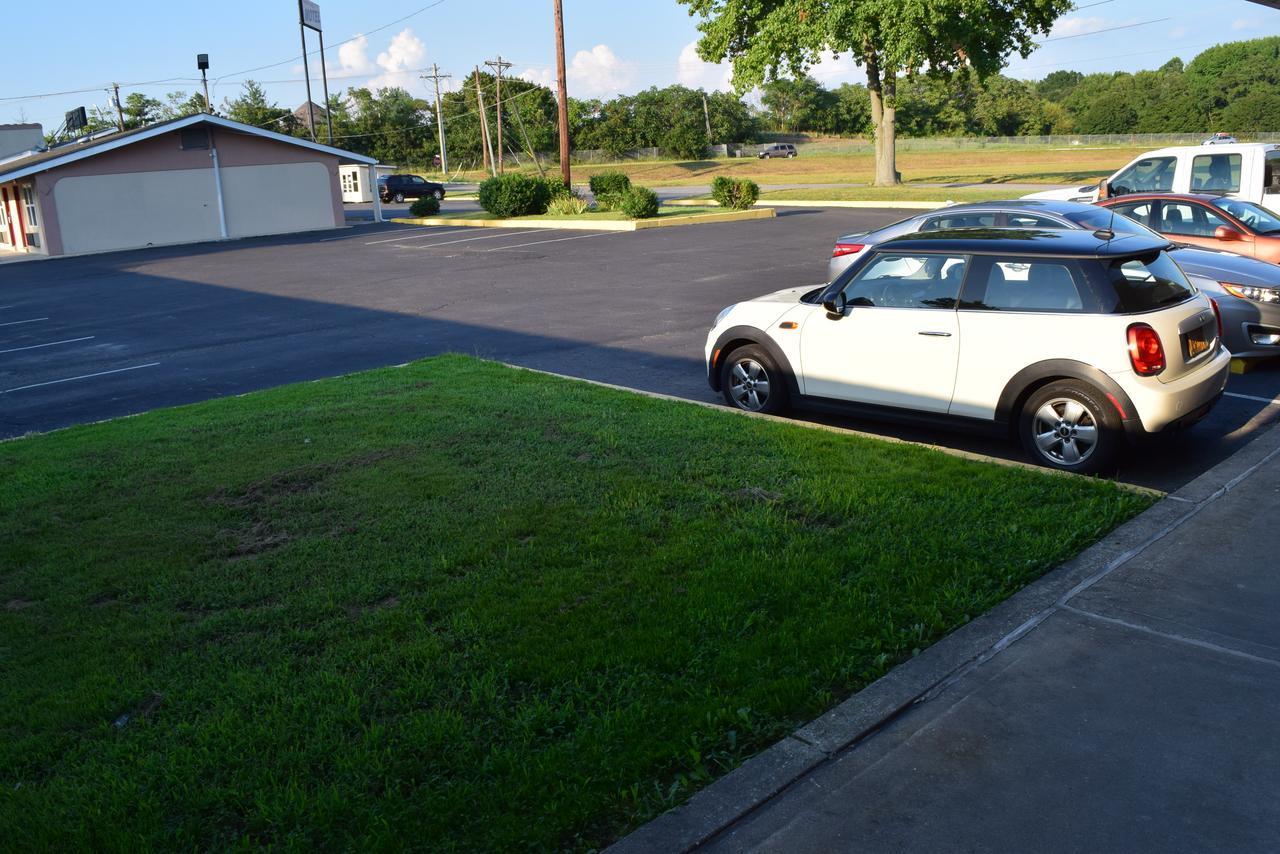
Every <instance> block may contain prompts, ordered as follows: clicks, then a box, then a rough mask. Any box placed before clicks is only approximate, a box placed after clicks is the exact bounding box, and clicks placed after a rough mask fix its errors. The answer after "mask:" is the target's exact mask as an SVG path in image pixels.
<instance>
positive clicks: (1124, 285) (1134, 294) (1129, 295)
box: [1107, 252, 1195, 313]
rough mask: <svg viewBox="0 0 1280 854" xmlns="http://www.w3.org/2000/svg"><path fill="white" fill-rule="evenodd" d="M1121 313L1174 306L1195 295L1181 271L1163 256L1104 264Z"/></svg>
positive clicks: (1163, 254) (1124, 259) (1115, 260)
mask: <svg viewBox="0 0 1280 854" xmlns="http://www.w3.org/2000/svg"><path fill="white" fill-rule="evenodd" d="M1107 264H1108V269H1107V272H1108V275H1109V276H1110V279H1111V284H1112V286H1113V287H1114V288H1115V291H1116V296H1117V297H1118V298H1119V301H1120V302H1119V310H1120V311H1121V312H1126V313H1127V312H1137V311H1151V310H1152V309H1156V308H1163V307H1164V306H1166V305H1175V304H1177V303H1180V302H1182V301H1183V300H1186V299H1189V298H1190V297H1191V296H1192V295H1194V294H1195V288H1194V287H1192V285H1191V283H1190V282H1189V281H1187V277H1186V276H1184V275H1183V273H1182V270H1180V269H1178V265H1177V264H1175V263H1173V259H1172V258H1170V257H1169V256H1168V255H1167V254H1165V253H1164V252H1157V253H1154V254H1151V255H1143V256H1141V257H1139V258H1116V259H1114V260H1112V261H1109V262H1107Z"/></svg>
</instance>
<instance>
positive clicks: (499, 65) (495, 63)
mask: <svg viewBox="0 0 1280 854" xmlns="http://www.w3.org/2000/svg"><path fill="white" fill-rule="evenodd" d="M484 64H485V65H487V66H489V67H490V68H492V69H494V70H496V71H497V77H498V84H497V85H498V89H497V93H496V99H497V102H498V171H499V172H501V171H503V170H502V70H503V69H504V68H510V67H511V63H509V62H503V61H502V54H498V58H497V59H486V60H485V61H484Z"/></svg>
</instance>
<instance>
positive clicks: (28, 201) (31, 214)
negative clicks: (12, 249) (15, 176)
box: [22, 184, 40, 228]
mask: <svg viewBox="0 0 1280 854" xmlns="http://www.w3.org/2000/svg"><path fill="white" fill-rule="evenodd" d="M22 202H23V204H25V205H26V206H27V228H38V227H39V226H40V223H39V222H38V221H37V220H36V194H35V190H34V189H32V187H31V185H30V184H24V185H23V187H22Z"/></svg>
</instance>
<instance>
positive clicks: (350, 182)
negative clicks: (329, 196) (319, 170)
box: [342, 171, 360, 193]
mask: <svg viewBox="0 0 1280 854" xmlns="http://www.w3.org/2000/svg"><path fill="white" fill-rule="evenodd" d="M342 192H344V193H358V192H360V173H359V172H355V171H351V172H343V173H342Z"/></svg>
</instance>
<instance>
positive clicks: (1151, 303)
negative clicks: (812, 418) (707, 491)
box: [706, 229, 1231, 472]
mask: <svg viewBox="0 0 1280 854" xmlns="http://www.w3.org/2000/svg"><path fill="white" fill-rule="evenodd" d="M1168 246H1169V244H1168V243H1167V242H1165V241H1163V240H1161V239H1156V238H1153V237H1143V236H1136V235H1121V236H1117V235H1115V234H1112V233H1110V232H1106V231H1098V232H1090V231H1084V230H1080V231H1073V230H1063V229H1058V230H1034V229H967V230H962V231H933V232H928V233H921V234H910V235H906V236H904V237H900V238H897V239H893V240H889V241H886V242H884V243H880V244H877V245H876V246H875V247H874V248H873V249H872V250H871V251H869V252H866V253H865V254H864V255H863V256H862V257H860V258H859V259H858V260H857V262H855V263H854V264H853V265H852V266H850V267H849V268H848V269H847V270H845V271H844V272H843V273H842V274H841V275H840V276H839V277H837V278H836V279H835V280H834V281H832V282H831V283H829V284H827V285H824V286H822V287H820V288H816V289H807V288H793V289H790V290H784V291H779V292H777V293H774V294H769V295H767V296H763V297H759V298H757V299H753V300H750V301H748V302H741V303H738V304H736V305H731V306H729V307H728V308H726V309H724V311H722V312H720V316H719V317H717V318H716V322H715V326H714V327H713V328H712V329H711V332H710V334H709V335H708V337H707V347H706V360H707V378H708V380H709V382H710V383H711V387H712V388H713V389H715V390H716V391H720V392H722V393H723V394H724V397H725V399H726V400H727V401H728V402H729V403H730V404H731V405H732V406H736V407H738V408H740V409H746V410H750V411H754V412H779V411H781V410H782V409H784V408H785V407H786V406H788V405H789V404H790V405H803V406H812V407H819V408H840V409H843V410H846V411H848V410H852V411H853V412H855V413H860V414H868V415H878V416H889V417H893V418H898V419H907V420H913V421H915V420H919V419H921V418H930V419H932V418H942V419H947V420H950V421H952V422H959V423H965V424H969V425H976V426H979V427H982V428H984V429H988V430H994V431H996V432H1002V433H1005V434H1006V435H1009V436H1010V437H1011V438H1012V437H1017V438H1020V439H1021V441H1022V443H1023V445H1024V446H1025V447H1026V449H1027V452H1028V453H1029V454H1030V455H1031V456H1032V457H1033V458H1034V459H1035V460H1036V461H1037V462H1038V463H1041V464H1043V465H1046V466H1050V467H1052V468H1058V469H1064V470H1067V471H1075V472H1096V471H1100V470H1104V469H1107V468H1108V467H1110V466H1112V465H1113V464H1114V463H1115V461H1116V456H1117V454H1118V453H1119V452H1120V450H1121V447H1122V446H1123V445H1124V443H1125V440H1126V438H1128V439H1134V438H1138V437H1140V436H1143V435H1145V434H1150V433H1158V432H1162V431H1166V430H1170V429H1175V428H1179V427H1184V426H1189V425H1190V424H1193V423H1195V422H1196V421H1198V420H1199V419H1200V418H1202V417H1204V415H1205V414H1206V413H1208V411H1209V410H1210V409H1211V408H1212V407H1213V405H1214V404H1215V403H1216V402H1217V400H1218V398H1219V397H1221V395H1222V392H1223V389H1224V388H1225V387H1226V383H1227V376H1228V373H1229V365H1230V356H1231V354H1230V353H1228V352H1227V351H1226V349H1224V348H1223V347H1222V344H1221V328H1220V320H1219V318H1218V313H1217V306H1216V304H1215V303H1214V302H1213V300H1211V299H1210V298H1209V297H1207V296H1205V295H1204V294H1201V293H1199V292H1198V291H1197V290H1196V289H1195V288H1194V287H1193V286H1192V285H1191V283H1190V282H1188V280H1187V278H1186V276H1184V275H1183V273H1182V271H1181V270H1180V269H1179V268H1178V266H1177V264H1175V263H1174V262H1173V261H1172V260H1171V259H1170V258H1169V256H1168V255H1167V254H1166V253H1165V249H1166V248H1167V247H1168Z"/></svg>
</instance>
